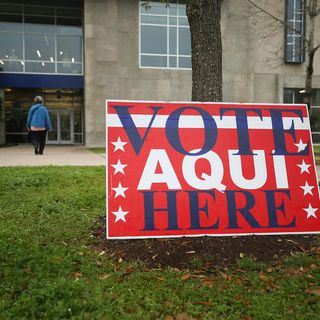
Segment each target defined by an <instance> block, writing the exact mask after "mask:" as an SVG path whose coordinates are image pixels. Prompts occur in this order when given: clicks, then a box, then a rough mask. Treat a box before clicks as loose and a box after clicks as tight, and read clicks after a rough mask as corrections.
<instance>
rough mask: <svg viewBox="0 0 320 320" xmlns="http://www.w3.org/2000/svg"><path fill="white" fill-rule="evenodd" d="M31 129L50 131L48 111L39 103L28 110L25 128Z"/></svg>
mask: <svg viewBox="0 0 320 320" xmlns="http://www.w3.org/2000/svg"><path fill="white" fill-rule="evenodd" d="M38 107H39V108H38ZM35 109H36V110H35ZM31 127H38V128H46V129H49V130H51V129H52V125H51V121H50V117H49V113H48V110H47V108H46V107H45V106H43V105H42V104H40V103H37V104H35V105H33V106H32V107H31V108H30V110H29V114H28V119H27V128H28V129H29V128H31Z"/></svg>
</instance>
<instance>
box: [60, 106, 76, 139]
mask: <svg viewBox="0 0 320 320" xmlns="http://www.w3.org/2000/svg"><path fill="white" fill-rule="evenodd" d="M59 116H60V143H73V141H71V111H60V114H59Z"/></svg>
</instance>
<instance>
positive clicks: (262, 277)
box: [259, 273, 270, 283]
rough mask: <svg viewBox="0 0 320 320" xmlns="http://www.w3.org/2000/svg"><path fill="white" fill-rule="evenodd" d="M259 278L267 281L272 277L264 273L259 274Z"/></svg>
mask: <svg viewBox="0 0 320 320" xmlns="http://www.w3.org/2000/svg"><path fill="white" fill-rule="evenodd" d="M259 278H260V279H261V280H262V281H263V282H265V283H268V282H270V279H269V278H268V277H267V276H266V275H264V274H263V273H260V274H259Z"/></svg>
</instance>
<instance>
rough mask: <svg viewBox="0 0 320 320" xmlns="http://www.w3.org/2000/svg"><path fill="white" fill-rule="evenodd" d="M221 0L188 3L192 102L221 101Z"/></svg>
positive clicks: (190, 0)
mask: <svg viewBox="0 0 320 320" xmlns="http://www.w3.org/2000/svg"><path fill="white" fill-rule="evenodd" d="M221 2H222V0H188V2H187V8H186V11H187V16H188V20H189V26H190V33H191V50H192V101H222V42H221V27H220V19H221Z"/></svg>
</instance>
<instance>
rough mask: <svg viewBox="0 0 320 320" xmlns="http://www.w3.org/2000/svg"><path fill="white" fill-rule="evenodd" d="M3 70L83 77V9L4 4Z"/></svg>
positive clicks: (0, 19)
mask: <svg viewBox="0 0 320 320" xmlns="http://www.w3.org/2000/svg"><path fill="white" fill-rule="evenodd" d="M0 43H5V44H6V45H5V46H0V71H4V72H28V73H63V74H82V72H83V71H82V67H83V64H82V10H81V9H80V8H56V7H50V6H47V7H44V6H32V5H9V4H8V5H4V4H0Z"/></svg>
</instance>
